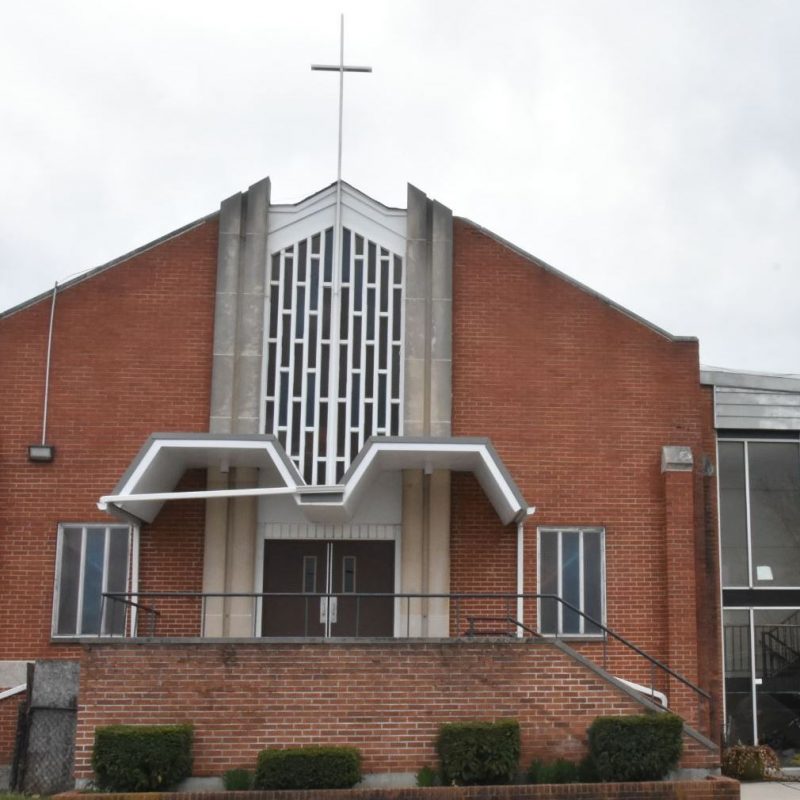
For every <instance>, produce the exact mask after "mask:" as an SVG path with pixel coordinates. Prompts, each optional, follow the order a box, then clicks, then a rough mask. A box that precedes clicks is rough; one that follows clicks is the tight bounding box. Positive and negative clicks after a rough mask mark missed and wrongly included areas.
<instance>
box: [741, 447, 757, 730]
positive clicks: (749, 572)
mask: <svg viewBox="0 0 800 800" xmlns="http://www.w3.org/2000/svg"><path fill="white" fill-rule="evenodd" d="M747 444H748V443H747V442H746V441H745V442H743V445H744V508H745V516H746V518H747V519H746V521H747V528H746V530H747V585H748V586H749V587H751V588H752V586H753V536H752V527H751V522H750V450H749V448H748V446H747ZM753 741H757V740H756V739H754V740H753Z"/></svg>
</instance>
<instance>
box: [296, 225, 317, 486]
mask: <svg viewBox="0 0 800 800" xmlns="http://www.w3.org/2000/svg"><path fill="white" fill-rule="evenodd" d="M305 255H306V263H305V264H304V265H303V267H304V272H305V276H306V280H305V292H304V293H303V308H302V309H301V312H302V314H303V316H304V317H305V319H304V320H303V343H302V348H303V360H302V368H301V372H300V380H301V381H302V386H301V390H300V421H299V423H298V424H299V425H300V439H299V441H300V452H299V453H298V457H299V461H300V467H299V471H300V474H301V475H305V466H306V404H307V403H308V339H309V329H310V326H311V314H310V313H309V311H310V309H311V239H310V238H308V239H306V247H305ZM297 257H298V259H299V258H300V248H299V247H298V248H297ZM299 267H300V264H299V263H298V264H297V267H296V269H298V270H299ZM295 297H296V295H295ZM293 322H294V323H295V324H296V322H297V320H293ZM292 330H296V328H294V327H293V328H292ZM315 384H316V381H315ZM311 460H312V462H313V461H314V460H315V459H314V454H313V453H312V454H311ZM312 470H313V467H312Z"/></svg>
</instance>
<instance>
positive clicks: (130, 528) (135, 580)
mask: <svg viewBox="0 0 800 800" xmlns="http://www.w3.org/2000/svg"><path fill="white" fill-rule="evenodd" d="M66 528H80V529H81V557H80V571H79V573H78V599H77V610H76V619H75V628H76V632H75V633H59V632H58V622H59V619H58V615H59V606H60V604H61V602H60V601H61V573H62V566H63V548H64V530H65V529H66ZM112 528H124V529H126V530H127V532H128V569H127V578H126V591H128V592H131V593H136V592H137V591H138V589H139V526H138V525H130V524H125V523H122V522H108V523H103V522H59V523H58V528H57V534H56V535H57V538H56V562H55V570H54V576H53V609H52V615H51V625H50V636H51V638H53V639H59V640H64V639H82V638H85V637H87V636H91V637H97V636H126V635H128V634H129V632H130V631H131V630H135V629H136V612H137V609H136V607H132V608H131V611H130V615H129V617H128V620H127V622H126V624H125V626H124V629H123V632H122V634H114V633H107V632H104V631H103V618H102V615H101V618H100V632H99V633H94V632H92V633H84V632H82V631H81V622H82V616H83V576H84V571H85V568H86V563H85V561H86V538H87V534H88V532H89V531H91V530H95V531H96V530H102V531H104V532H105V542H104V553H103V588H102V591H103V592H105V591H107V587H108V556H109V552H110V548H109V546H108V537H109V534H110V531H111V529H112Z"/></svg>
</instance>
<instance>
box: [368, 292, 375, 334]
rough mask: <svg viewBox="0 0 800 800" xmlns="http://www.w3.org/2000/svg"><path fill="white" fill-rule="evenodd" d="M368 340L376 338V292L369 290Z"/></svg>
mask: <svg viewBox="0 0 800 800" xmlns="http://www.w3.org/2000/svg"><path fill="white" fill-rule="evenodd" d="M366 315H367V340H368V341H371V340H372V339H374V338H375V290H374V289H367V308H366Z"/></svg>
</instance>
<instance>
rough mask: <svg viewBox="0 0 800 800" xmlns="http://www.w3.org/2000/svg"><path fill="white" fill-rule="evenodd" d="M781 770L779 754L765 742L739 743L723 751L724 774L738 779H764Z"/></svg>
mask: <svg viewBox="0 0 800 800" xmlns="http://www.w3.org/2000/svg"><path fill="white" fill-rule="evenodd" d="M779 772H780V762H779V761H778V756H777V755H776V753H775V751H774V750H773V749H772V748H771V747H767V745H765V744H760V745H755V746H754V745H748V744H737V745H734V746H733V747H729V748H728V749H727V750H725V751H724V752H723V753H722V774H723V775H727V776H728V777H729V778H736V780H737V781H763V780H764V778H767V777H770V776H772V775H776V774H777V773H779Z"/></svg>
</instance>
